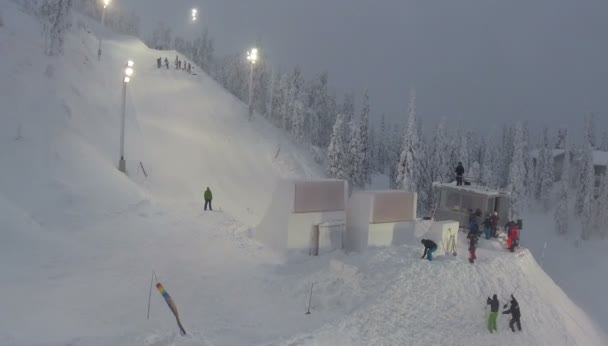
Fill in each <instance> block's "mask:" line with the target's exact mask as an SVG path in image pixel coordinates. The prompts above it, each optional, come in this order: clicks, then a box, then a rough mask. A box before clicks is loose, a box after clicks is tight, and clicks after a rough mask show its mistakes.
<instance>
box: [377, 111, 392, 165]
mask: <svg viewBox="0 0 608 346" xmlns="http://www.w3.org/2000/svg"><path fill="white" fill-rule="evenodd" d="M389 142H390V136H389V133H388V132H387V128H386V119H385V115H384V114H382V117H381V120H380V129H379V133H378V136H377V137H376V150H377V153H376V159H377V162H376V166H377V167H378V172H380V173H383V174H386V172H387V171H386V162H387V156H388V148H389V146H390V145H389Z"/></svg>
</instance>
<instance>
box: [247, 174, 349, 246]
mask: <svg viewBox="0 0 608 346" xmlns="http://www.w3.org/2000/svg"><path fill="white" fill-rule="evenodd" d="M347 198H348V183H347V182H346V181H344V180H335V179H318V180H280V181H279V183H278V184H277V186H276V188H275V191H274V193H273V198H272V201H271V203H270V205H269V207H268V209H267V211H266V214H265V215H264V218H263V219H262V221H261V222H260V224H259V225H258V226H257V228H256V238H257V239H258V240H260V241H261V242H262V243H264V244H266V245H267V246H268V247H270V248H272V249H274V250H276V251H279V252H287V251H290V250H299V251H312V252H316V253H314V254H319V252H325V251H331V250H335V249H341V248H343V247H344V241H343V238H344V228H345V225H346V204H347ZM311 254H312V253H311Z"/></svg>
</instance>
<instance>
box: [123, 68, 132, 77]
mask: <svg viewBox="0 0 608 346" xmlns="http://www.w3.org/2000/svg"><path fill="white" fill-rule="evenodd" d="M132 75H133V69H132V68H131V67H127V68H126V69H125V76H127V77H131V76H132Z"/></svg>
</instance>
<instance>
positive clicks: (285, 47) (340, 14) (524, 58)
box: [116, 0, 608, 132]
mask: <svg viewBox="0 0 608 346" xmlns="http://www.w3.org/2000/svg"><path fill="white" fill-rule="evenodd" d="M118 2H119V1H118V0H117V1H116V3H118ZM121 2H123V6H125V5H126V6H129V7H131V8H135V7H137V12H138V14H139V15H140V16H141V17H142V31H144V32H150V31H151V30H152V28H153V27H154V26H155V25H156V23H157V22H158V21H161V20H162V21H164V22H166V23H168V24H170V25H171V26H172V28H173V29H174V31H175V32H178V33H180V34H181V35H183V36H187V35H192V36H191V37H194V35H195V33H198V32H199V31H200V28H201V27H202V26H203V25H204V26H207V27H208V28H209V30H210V32H211V34H212V36H213V37H214V38H215V40H216V49H217V53H219V54H224V53H234V52H236V51H243V52H244V51H245V50H246V48H248V47H250V46H251V45H252V44H253V43H255V42H256V41H258V40H261V42H262V43H263V47H264V50H265V53H266V56H267V59H268V60H269V61H271V62H272V65H273V66H276V67H282V68H283V69H285V68H291V67H292V66H294V65H296V64H298V65H300V66H301V67H302V68H303V70H304V72H305V74H306V75H307V77H312V76H313V75H314V74H316V73H318V72H321V71H323V70H327V71H329V75H330V82H331V84H332V85H333V86H334V87H335V89H336V91H337V92H338V94H339V95H341V94H343V93H344V91H347V90H354V91H355V92H356V93H357V96H358V97H357V100H360V96H361V94H362V91H363V89H364V88H368V89H369V91H370V97H371V101H372V112H373V113H374V115H380V114H381V113H386V114H387V115H388V116H390V117H391V118H393V119H397V117H401V118H404V116H405V115H404V114H405V109H406V108H407V95H408V90H409V88H411V87H413V88H415V89H416V93H417V100H418V103H417V108H418V114H419V117H420V118H421V119H423V121H424V124H425V127H430V126H433V125H434V124H435V123H436V122H437V120H438V119H439V117H441V116H446V117H447V118H448V119H449V120H450V124H451V125H454V126H459V125H460V126H465V127H466V126H471V127H476V128H481V129H491V128H495V127H497V126H498V124H502V123H512V122H513V121H514V120H520V119H521V120H527V121H529V122H530V124H531V127H533V128H539V127H540V126H544V125H548V126H550V127H557V126H568V127H571V128H572V130H573V131H575V132H581V131H582V117H583V116H584V115H585V114H588V113H590V112H594V113H595V114H596V121H597V123H598V128H601V129H608V1H606V0H508V1H506V0H305V1H296V0H191V1H186V0H121ZM116 5H118V4H116ZM194 6H195V7H197V8H198V9H199V12H200V17H201V18H200V21H199V22H198V23H197V24H195V25H198V26H199V27H195V25H193V24H192V23H190V22H189V16H190V11H189V9H190V8H192V7H194Z"/></svg>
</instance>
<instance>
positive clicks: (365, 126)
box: [359, 89, 372, 188]
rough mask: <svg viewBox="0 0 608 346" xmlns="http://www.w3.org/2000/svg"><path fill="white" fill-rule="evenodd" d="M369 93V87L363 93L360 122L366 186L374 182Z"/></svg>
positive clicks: (363, 185) (362, 160) (363, 182)
mask: <svg viewBox="0 0 608 346" xmlns="http://www.w3.org/2000/svg"><path fill="white" fill-rule="evenodd" d="M369 112H370V106H369V95H368V92H367V89H366V90H365V92H364V93H363V107H362V109H361V119H360V123H359V136H360V147H359V160H360V161H361V173H360V176H361V181H360V183H361V185H362V186H361V187H362V188H364V187H365V185H366V184H371V182H372V172H371V149H372V148H371V145H372V143H371V141H370V138H369Z"/></svg>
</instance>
